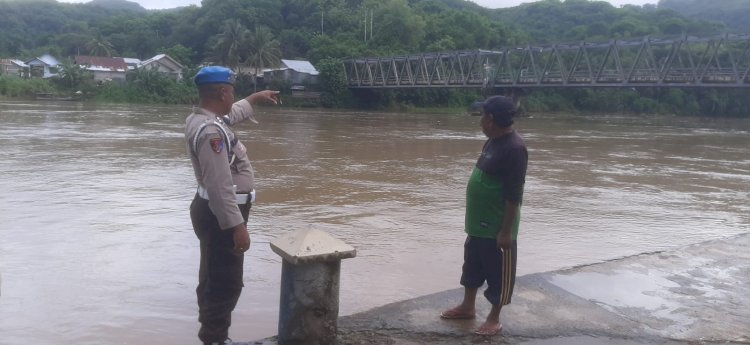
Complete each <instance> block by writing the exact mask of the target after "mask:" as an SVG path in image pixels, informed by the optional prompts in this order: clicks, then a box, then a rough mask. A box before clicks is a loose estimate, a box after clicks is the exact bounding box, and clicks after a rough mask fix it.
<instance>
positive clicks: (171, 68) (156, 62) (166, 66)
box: [138, 54, 185, 80]
mask: <svg viewBox="0 0 750 345" xmlns="http://www.w3.org/2000/svg"><path fill="white" fill-rule="evenodd" d="M138 68H139V69H149V70H156V71H158V72H159V73H163V74H167V75H169V76H170V77H171V78H173V79H174V80H180V79H182V70H183V69H184V68H185V67H184V66H182V65H181V64H180V63H179V62H177V61H176V60H175V59H173V58H171V57H170V56H169V55H167V54H159V55H156V56H154V57H152V58H150V59H148V60H145V61H142V62H141V63H140V64H138Z"/></svg>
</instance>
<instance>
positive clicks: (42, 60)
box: [26, 54, 60, 78]
mask: <svg viewBox="0 0 750 345" xmlns="http://www.w3.org/2000/svg"><path fill="white" fill-rule="evenodd" d="M26 64H27V65H29V70H30V71H31V76H32V77H41V78H52V77H54V76H57V68H58V66H59V65H60V62H59V61H57V59H56V58H55V57H53V56H52V55H49V54H44V55H42V56H40V57H37V58H34V59H32V60H29V61H26Z"/></svg>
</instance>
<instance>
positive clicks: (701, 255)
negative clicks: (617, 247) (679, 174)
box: [256, 234, 750, 345]
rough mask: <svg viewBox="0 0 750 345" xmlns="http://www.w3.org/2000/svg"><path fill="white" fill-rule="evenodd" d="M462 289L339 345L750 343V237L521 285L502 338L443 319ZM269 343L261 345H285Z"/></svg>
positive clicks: (356, 323)
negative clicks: (476, 331) (480, 333)
mask: <svg viewBox="0 0 750 345" xmlns="http://www.w3.org/2000/svg"><path fill="white" fill-rule="evenodd" d="M462 295H463V290H462V289H455V290H449V291H443V292H439V293H435V294H432V295H427V296H423V297H419V298H415V299H411V300H406V301H402V302H397V303H392V304H389V305H385V306H383V307H379V308H375V309H372V310H369V311H366V312H363V313H358V314H354V315H350V316H345V317H341V318H340V319H339V344H352V345H354V344H357V345H360V344H393V345H410V344H441V345H442V344H445V345H448V344H451V345H455V344H526V345H548V344H582V345H594V344H597V345H598V344H614V345H620V344H750V234H744V235H740V236H735V237H731V238H726V239H722V240H716V241H710V242H704V243H700V244H695V245H691V246H687V247H684V248H680V249H676V250H671V251H666V252H657V253H647V254H641V255H637V256H632V257H627V258H624V259H618V260H613V261H608V262H604V263H598V264H593V265H588V266H582V267H576V268H571V269H567V270H562V271H555V272H546V273H538V274H530V275H526V276H522V277H519V278H518V279H517V282H516V288H515V292H514V295H513V302H512V304H510V305H508V306H506V307H504V309H503V312H502V314H501V318H502V322H503V325H504V330H503V332H502V334H501V335H497V336H493V337H482V336H476V335H473V334H472V331H473V329H475V328H476V327H478V326H479V325H480V324H481V323H482V321H483V320H484V317H485V316H486V315H487V312H488V311H489V304H488V303H487V302H486V300H484V298H483V297H481V294H480V295H479V296H478V297H477V318H476V319H475V320H443V319H441V318H440V317H439V314H440V312H441V311H442V310H444V309H447V308H450V307H452V306H454V305H455V304H456V303H458V302H459V301H460V299H461V297H462ZM275 343H276V342H275V340H274V339H273V338H272V339H266V340H264V341H260V342H256V344H269V345H270V344H275Z"/></svg>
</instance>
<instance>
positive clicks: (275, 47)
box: [247, 26, 281, 91]
mask: <svg viewBox="0 0 750 345" xmlns="http://www.w3.org/2000/svg"><path fill="white" fill-rule="evenodd" d="M247 46H248V48H249V52H250V54H249V56H248V58H247V64H249V65H251V66H253V68H254V69H255V74H254V76H253V89H254V91H257V90H258V85H257V84H258V82H257V79H258V77H257V76H258V73H259V72H261V71H263V68H265V67H274V66H277V65H278V64H279V60H280V59H281V48H280V44H279V41H278V40H276V39H275V38H274V36H273V33H271V30H269V29H268V28H267V27H265V26H258V27H256V28H255V31H253V32H252V33H250V35H249V36H248V40H247Z"/></svg>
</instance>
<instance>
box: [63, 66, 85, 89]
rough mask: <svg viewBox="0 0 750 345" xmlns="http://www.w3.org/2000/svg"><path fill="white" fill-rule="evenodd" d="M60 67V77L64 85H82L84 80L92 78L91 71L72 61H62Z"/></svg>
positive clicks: (73, 86)
mask: <svg viewBox="0 0 750 345" xmlns="http://www.w3.org/2000/svg"><path fill="white" fill-rule="evenodd" d="M59 68H60V70H59V73H58V75H57V76H58V78H60V80H61V82H62V84H63V85H65V86H67V87H69V88H71V89H72V88H75V87H78V86H80V85H81V84H83V82H84V80H86V79H87V78H90V75H89V72H88V71H86V69H85V68H83V67H81V66H79V65H76V64H75V63H73V62H72V61H62V62H61V63H60V67H59Z"/></svg>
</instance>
